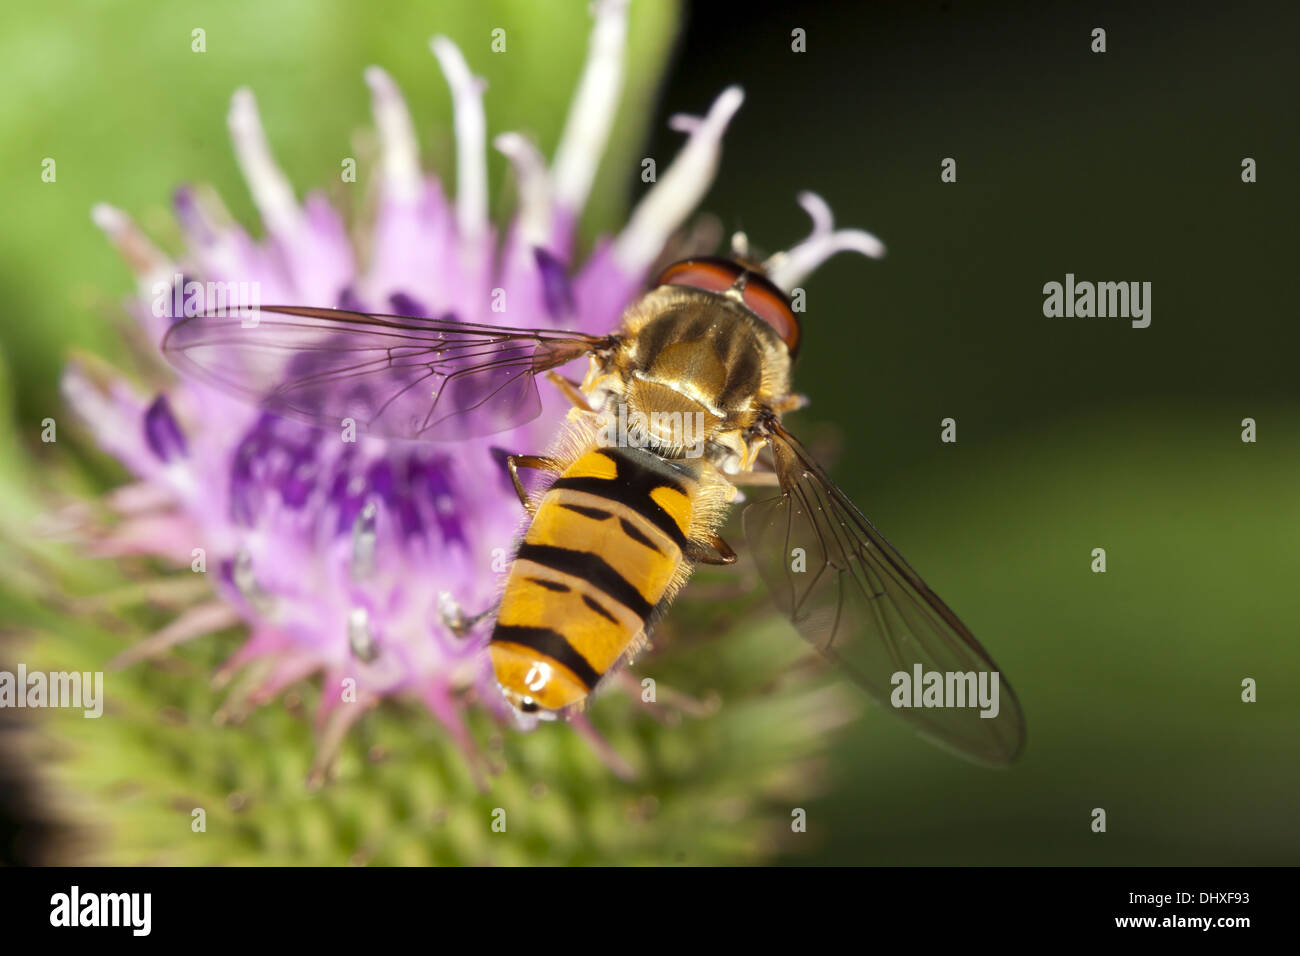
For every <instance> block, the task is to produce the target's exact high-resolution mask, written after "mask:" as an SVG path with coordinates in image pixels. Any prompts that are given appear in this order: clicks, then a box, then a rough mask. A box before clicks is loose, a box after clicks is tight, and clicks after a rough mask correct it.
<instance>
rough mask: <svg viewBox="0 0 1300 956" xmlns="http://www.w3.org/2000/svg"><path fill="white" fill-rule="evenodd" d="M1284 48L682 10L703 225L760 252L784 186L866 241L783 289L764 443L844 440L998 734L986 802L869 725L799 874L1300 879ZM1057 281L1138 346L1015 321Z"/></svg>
mask: <svg viewBox="0 0 1300 956" xmlns="http://www.w3.org/2000/svg"><path fill="white" fill-rule="evenodd" d="M795 27H801V28H803V29H804V30H805V31H806V34H807V52H806V53H802V54H800V53H793V52H791V47H790V44H791V36H790V31H791V30H792V29H794V28H795ZM1094 27H1103V28H1104V29H1105V30H1106V40H1107V49H1106V52H1105V53H1104V54H1095V53H1093V52H1091V42H1092V41H1091V32H1092V30H1093V28H1094ZM1298 39H1300V11H1298V9H1297V8H1296V7H1295V6H1294V5H1290V4H1276V3H1274V4H1260V3H1245V4H1222V3H1178V4H1144V5H1136V4H1095V3H1093V4H1061V3H982V4H975V3H932V2H914V3H862V4H808V5H804V4H799V5H793V4H756V5H749V4H746V5H744V6H743V9H742V8H740V7H737V6H736V5H733V4H715V3H697V4H694V5H692V6H691V8H690V10H689V19H688V23H687V29H686V31H685V34H684V38H683V40H682V42H681V43H680V45H679V47H678V49H677V52H676V60H675V63H674V67H673V69H672V70H671V71H670V73H669V80H668V84H667V88H666V92H665V95H664V97H663V99H662V104H663V106H662V111H663V115H664V118H666V116H667V115H668V114H670V113H672V112H677V111H687V112H699V111H701V110H703V109H704V108H705V107H706V105H707V104H708V102H709V101H710V100H711V98H712V97H713V96H714V95H716V93H717V91H718V90H720V89H722V88H723V87H724V86H725V85H726V84H728V83H742V84H743V85H744V87H745V91H746V101H745V105H744V107H743V108H742V110H741V112H740V113H739V115H738V116H737V118H736V120H735V122H734V125H733V126H732V129H731V131H730V133H729V135H728V137H727V141H726V152H725V155H724V159H723V165H722V172H721V174H720V178H719V182H718V184H717V186H716V187H715V188H714V190H713V192H712V193H711V195H710V196H709V198H708V200H707V202H706V207H707V208H708V209H710V210H711V211H712V212H714V213H716V214H717V215H718V216H720V217H721V218H722V220H723V221H724V222H725V223H726V224H728V226H729V227H730V228H736V227H740V228H744V229H745V230H746V231H747V233H748V235H749V237H750V240H751V242H753V243H756V244H757V245H759V246H760V247H765V248H766V249H767V250H769V251H770V250H774V249H778V248H782V247H785V246H786V245H788V244H790V243H792V242H793V241H795V240H797V239H799V238H802V237H803V236H804V235H805V234H806V231H807V219H806V217H805V215H804V213H803V212H802V210H801V209H799V208H798V207H797V206H796V205H795V202H794V196H795V194H796V192H798V191H799V190H802V189H812V190H813V191H815V192H818V193H820V194H821V195H822V196H823V198H825V199H826V200H827V202H829V203H830V205H831V207H832V209H834V211H835V214H836V222H837V224H839V225H842V226H858V227H862V228H866V229H868V230H869V231H871V232H873V233H875V234H876V235H877V236H879V237H880V238H881V239H882V240H883V241H884V242H885V243H886V246H887V247H888V255H887V256H886V258H885V259H883V260H881V261H879V262H872V261H867V260H864V259H862V258H860V257H857V256H854V255H852V254H845V255H842V256H840V257H837V258H836V259H834V260H832V261H831V262H830V263H829V264H828V265H827V266H826V267H824V268H823V269H821V270H819V271H818V272H817V273H816V274H815V275H814V276H813V277H811V278H809V279H808V280H807V281H805V282H804V283H803V285H804V286H805V287H806V289H807V294H808V312H807V314H806V316H805V318H804V335H805V339H804V350H803V353H802V355H801V358H800V363H799V368H798V369H797V375H796V384H797V385H798V386H799V387H800V388H801V389H802V390H803V391H805V392H807V393H808V394H809V395H810V397H811V398H812V400H813V404H812V406H811V407H810V408H809V409H808V411H806V412H804V413H802V414H801V415H800V416H798V417H795V418H793V419H792V420H791V424H792V426H795V425H802V426H803V427H804V428H807V427H808V425H807V424H805V423H808V422H831V423H835V424H836V425H837V426H838V429H839V432H840V435H841V437H842V441H843V448H842V453H841V456H840V457H839V459H838V461H837V462H836V463H835V468H834V474H835V475H836V476H837V478H838V480H839V481H841V482H842V483H843V485H844V487H845V488H846V490H848V491H849V492H850V493H851V494H852V495H853V497H854V498H855V500H856V501H857V502H858V503H859V505H860V506H861V507H862V508H863V510H864V511H865V512H866V513H867V514H868V515H869V516H870V517H871V518H872V519H873V520H874V521H875V522H876V523H877V524H878V525H879V526H880V528H881V530H882V531H884V532H885V534H886V535H888V536H890V537H891V539H892V541H893V543H894V544H895V545H896V546H898V547H899V548H900V550H902V551H903V552H904V553H905V554H906V555H908V556H909V560H911V561H912V563H913V564H914V565H915V566H916V567H917V568H918V570H919V571H920V572H921V573H922V574H924V575H926V576H927V579H928V580H929V581H930V583H931V584H932V585H933V586H934V587H935V588H936V590H938V591H939V592H940V593H941V594H943V595H945V596H946V598H947V600H948V601H949V602H950V603H951V604H952V605H953V606H954V608H955V609H956V610H957V611H958V613H960V614H962V616H963V617H964V618H965V619H966V620H967V622H968V623H969V624H970V625H971V626H972V628H973V629H974V631H975V633H976V634H977V635H978V636H980V637H981V640H982V641H983V642H984V643H985V645H986V646H987V647H988V648H989V649H990V650H991V651H992V652H993V654H994V655H995V657H996V658H997V660H998V661H999V663H1000V664H1001V665H1002V667H1003V669H1004V672H1005V673H1006V674H1007V675H1008V676H1009V677H1010V679H1011V680H1012V681H1013V682H1014V683H1015V686H1016V687H1017V689H1018V692H1019V694H1020V696H1021V699H1022V702H1023V703H1024V706H1025V710H1026V714H1027V716H1028V721H1029V746H1028V751H1027V753H1026V756H1025V758H1024V759H1023V762H1022V763H1021V764H1020V765H1018V766H1017V767H1016V768H1014V769H1012V770H1011V771H1009V772H1005V773H1001V774H999V773H994V772H989V771H981V770H978V769H975V768H967V767H965V766H959V765H956V764H955V763H952V762H948V761H947V758H946V757H945V756H944V755H942V754H933V755H932V754H930V753H928V752H927V753H923V754H915V753H912V752H911V750H909V749H906V743H905V738H906V732H905V731H902V732H895V729H894V728H892V727H888V728H886V727H885V726H884V724H885V723H886V721H884V720H883V719H882V718H880V717H879V715H878V713H876V712H872V713H870V714H868V716H867V718H866V719H865V720H864V721H863V722H862V724H860V725H859V727H860V731H859V734H857V735H854V734H852V733H850V734H848V735H846V736H845V738H844V742H843V744H842V746H841V747H840V751H839V757H840V760H841V761H842V764H841V766H842V768H843V769H844V771H845V772H846V773H847V774H849V775H850V776H851V778H852V782H851V783H850V784H848V785H845V786H843V787H841V788H840V789H838V790H837V791H836V792H835V795H834V796H833V797H832V798H831V799H828V800H827V801H825V802H824V803H823V804H820V805H818V806H816V807H814V808H813V809H812V810H811V811H810V830H811V829H812V828H813V827H814V826H817V827H818V828H819V829H820V828H821V827H824V828H825V830H824V831H823V832H824V834H826V835H828V836H829V839H828V840H827V843H826V848H825V851H824V855H823V856H822V859H824V860H827V861H833V862H838V863H847V862H864V861H872V862H889V863H920V862H957V861H960V862H976V861H978V862H1011V861H1015V862H1036V863H1066V862H1095V863H1101V862H1127V863H1186V864H1196V863H1222V862H1229V861H1232V862H1252V863H1259V862H1274V863H1282V862H1291V863H1294V862H1296V860H1297V858H1298V857H1300V854H1298V850H1300V827H1298V826H1297V823H1296V821H1295V816H1294V814H1293V813H1292V812H1291V811H1290V810H1289V809H1287V808H1288V806H1290V805H1292V803H1293V800H1292V798H1291V797H1288V796H1286V794H1287V793H1288V792H1290V793H1291V794H1292V795H1293V794H1294V793H1295V792H1296V786H1297V783H1300V759H1297V758H1300V704H1298V703H1297V688H1300V681H1298V680H1297V678H1300V667H1298V666H1297V650H1296V636H1297V620H1298V619H1300V598H1298V597H1297V589H1296V585H1295V578H1296V574H1297V572H1300V543H1298V542H1300V470H1298V466H1300V441H1298V439H1300V420H1298V418H1297V413H1298V412H1300V404H1298V403H1297V396H1298V394H1300V390H1298V387H1297V386H1298V384H1300V381H1298V378H1297V373H1296V357H1297V346H1300V333H1298V332H1297V329H1296V321H1297V314H1296V310H1295V306H1294V296H1293V293H1292V292H1291V285H1292V277H1293V276H1294V275H1295V260H1296V253H1297V242H1296V221H1297V213H1298V212H1300V201H1298V200H1300V191H1298V190H1297V184H1296V179H1295V175H1294V170H1295V169H1296V159H1297V145H1298V138H1297V132H1298V129H1297V110H1296V106H1297V103H1296V91H1297V89H1300V82H1298V81H1300V71H1298V70H1297V66H1296V62H1297V61H1296V56H1295V49H1296V43H1297V40H1298ZM653 128H654V129H656V130H658V131H659V132H658V134H657V135H656V136H655V138H654V139H653V140H652V148H651V155H666V154H667V153H669V151H670V150H671V149H672V146H673V144H674V143H675V142H677V139H678V138H677V137H676V136H675V134H673V133H671V132H669V131H666V130H665V126H664V123H663V122H660V123H657V124H656V125H655V126H654V127H653ZM1247 156H1250V157H1253V158H1254V159H1255V160H1256V162H1257V164H1258V182H1256V183H1254V184H1250V185H1247V184H1244V183H1243V182H1242V181H1241V161H1242V159H1243V157H1247ZM945 157H953V158H955V159H956V160H957V173H958V177H957V182H956V183H955V184H945V183H941V182H940V178H939V174H940V162H941V160H942V159H943V158H945ZM632 188H633V189H636V188H642V187H640V186H639V183H633V185H632ZM1067 272H1072V273H1074V274H1075V276H1076V278H1077V279H1079V280H1084V279H1088V280H1092V281H1106V280H1110V281H1120V280H1124V281H1149V282H1151V283H1152V286H1153V288H1152V305H1153V311H1152V322H1151V325H1150V327H1149V328H1146V329H1134V328H1132V327H1130V324H1129V322H1128V321H1126V320H1120V319H1098V318H1092V319H1088V318H1057V319H1052V318H1045V317H1044V316H1043V313H1042V305H1043V294H1042V287H1043V284H1044V283H1046V282H1049V281H1057V282H1064V280H1065V274H1066V273H1067ZM949 416H951V417H953V418H955V419H956V420H957V434H958V442H957V444H956V445H946V444H942V443H940V441H939V431H940V424H939V423H940V420H941V419H943V418H945V417H949ZM1245 417H1252V418H1254V419H1255V420H1256V421H1257V423H1258V427H1259V441H1258V443H1256V444H1244V443H1242V441H1241V440H1240V433H1241V424H1240V423H1241V420H1242V419H1243V418H1245ZM1095 547H1104V548H1106V550H1107V559H1108V570H1107V573H1106V574H1104V575H1100V574H1096V575H1095V574H1092V573H1091V572H1090V569H1089V568H1090V562H1091V551H1092V549H1093V548H1095ZM1247 676H1252V677H1255V678H1256V679H1257V680H1258V681H1259V682H1260V701H1259V703H1256V704H1251V705H1248V704H1243V703H1241V702H1240V701H1239V694H1240V681H1241V679H1242V678H1244V677H1247ZM882 737H883V738H884V740H883V741H882ZM897 738H902V742H898V741H897V740H896V739H897ZM1094 807H1103V808H1106V809H1107V811H1108V815H1109V829H1108V832H1107V833H1106V834H1105V835H1099V834H1093V833H1091V832H1090V830H1089V822H1090V816H1089V814H1090V812H1091V810H1092V809H1093V808H1094Z"/></svg>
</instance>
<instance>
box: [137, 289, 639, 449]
mask: <svg viewBox="0 0 1300 956" xmlns="http://www.w3.org/2000/svg"><path fill="white" fill-rule="evenodd" d="M613 342H614V339H613V337H610V336H606V337H599V336H592V335H583V334H582V333H580V332H552V331H546V330H530V329H506V328H498V327H496V326H491V325H471V324H468V323H464V322H454V321H450V320H446V319H422V318H410V317H405V316H395V315H370V314H367V313H363V312H347V311H340V310H335V309H312V308H297V307H289V306H267V307H264V308H261V309H256V310H253V312H252V314H251V316H250V317H247V318H244V319H242V320H241V319H240V318H239V317H238V316H236V315H229V316H195V317H193V318H189V319H185V320H184V321H182V322H179V323H177V324H176V325H174V326H172V328H171V329H170V330H168V333H167V335H166V337H165V338H164V339H163V346H162V348H163V352H164V354H165V355H166V356H167V358H168V360H169V361H170V362H171V363H172V364H173V365H175V366H176V367H177V368H178V369H180V370H181V371H183V372H186V373H188V374H190V375H193V376H195V377H196V378H198V379H200V380H202V381H205V382H207V383H209V384H211V385H213V386H215V387H217V388H219V389H221V390H223V391H225V392H228V393H230V394H233V395H235V396H237V397H241V398H244V399H246V400H248V401H251V402H253V403H255V404H258V405H261V406H262V407H264V408H266V409H267V410H268V411H271V412H274V413H276V414H278V415H284V416H286V417H288V418H296V419H298V420H300V421H305V422H309V423H311V424H314V425H319V426H322V427H329V428H338V427H339V425H340V423H341V422H342V421H343V420H344V419H348V418H350V419H352V420H353V421H354V422H355V423H356V425H357V430H358V431H364V432H368V433H370V434H373V435H377V436H380V437H384V438H409V439H420V440H425V441H454V440H457V439H463V438H470V437H475V436H479V435H491V434H493V433H495V432H499V431H504V430H505V429H507V428H513V427H515V426H516V425H520V424H523V423H524V422H526V421H529V420H530V419H532V418H535V417H536V416H537V415H538V414H539V413H540V412H541V399H540V397H539V396H538V394H537V383H536V380H535V379H536V375H537V373H539V372H544V371H546V370H548V369H552V368H556V367H558V366H560V365H563V364H564V363H565V362H568V361H571V360H572V359H575V358H579V357H581V356H582V355H585V354H587V353H589V352H593V351H599V350H601V349H605V348H608V347H609V346H610V345H612V344H613Z"/></svg>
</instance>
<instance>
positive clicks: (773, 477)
mask: <svg viewBox="0 0 1300 956" xmlns="http://www.w3.org/2000/svg"><path fill="white" fill-rule="evenodd" d="M727 480H728V481H729V482H731V483H732V484H733V485H749V486H750V487H753V488H777V487H779V486H780V484H781V476H780V475H778V474H777V473H776V472H774V471H742V472H740V473H739V474H735V475H727Z"/></svg>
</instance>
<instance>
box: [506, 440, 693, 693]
mask: <svg viewBox="0 0 1300 956" xmlns="http://www.w3.org/2000/svg"><path fill="white" fill-rule="evenodd" d="M695 489H696V480H695V478H694V477H692V476H691V475H690V474H688V473H685V472H684V471H683V470H682V469H679V468H677V467H675V466H674V465H670V464H668V463H667V462H665V461H664V460H663V459H662V458H659V457H658V456H656V455H654V454H652V453H650V452H648V451H645V450H643V449H638V448H597V449H593V450H592V451H589V452H587V453H586V454H584V455H582V456H581V457H579V458H578V460H577V461H575V462H574V463H573V464H572V465H570V466H569V467H568V468H567V469H566V470H565V471H564V472H563V473H562V474H561V475H560V477H559V478H558V479H556V481H555V483H554V484H552V485H551V487H550V488H549V489H548V490H547V492H546V494H545V495H544V496H543V497H542V500H541V502H540V504H539V505H538V508H537V513H536V514H535V515H534V517H533V521H532V524H531V525H529V528H528V532H527V534H525V536H524V541H523V544H522V545H520V548H519V552H518V553H517V554H516V556H515V561H514V565H513V566H512V567H511V569H510V577H509V579H508V580H507V582H506V590H505V595H504V596H503V597H502V600H501V610H500V612H499V613H498V615H497V623H496V629H495V630H494V631H493V632H492V642H491V645H490V648H489V651H490V653H491V656H492V666H493V667H494V668H495V670H496V676H497V680H498V681H499V682H500V683H501V686H502V687H503V688H504V689H505V691H506V692H507V695H508V696H510V697H511V699H512V700H514V701H516V702H517V703H518V702H520V701H524V700H525V699H526V700H527V701H531V702H532V703H535V704H536V705H537V706H539V707H542V708H545V709H548V710H561V709H563V708H565V707H570V706H572V705H574V704H576V703H579V702H580V701H582V700H583V699H584V698H585V697H586V696H587V694H588V692H589V691H590V690H591V688H592V687H594V686H595V685H596V682H597V681H599V680H600V678H601V677H603V676H604V675H605V674H606V673H608V672H609V670H610V669H611V668H613V667H614V665H615V664H617V663H618V661H619V660H620V658H622V657H623V656H624V654H625V653H626V652H627V651H628V648H629V647H630V646H631V645H632V643H633V642H634V641H635V640H636V639H637V638H638V637H639V636H640V635H641V633H642V632H643V630H644V629H645V627H646V622H647V620H648V618H649V617H650V615H651V613H652V612H653V611H654V609H655V606H656V605H657V604H658V603H659V602H660V600H662V599H663V598H664V596H665V594H666V593H667V592H668V589H669V586H670V584H671V583H672V581H673V577H674V575H675V574H676V573H677V569H678V566H679V565H680V564H681V563H682V553H683V551H684V550H685V549H686V547H687V537H686V535H687V532H688V531H689V529H690V525H691V513H692V498H693V495H694V493H695Z"/></svg>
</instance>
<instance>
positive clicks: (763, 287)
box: [657, 257, 799, 358]
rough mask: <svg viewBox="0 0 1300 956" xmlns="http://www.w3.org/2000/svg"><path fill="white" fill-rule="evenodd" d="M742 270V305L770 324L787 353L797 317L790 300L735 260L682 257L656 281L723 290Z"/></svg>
mask: <svg viewBox="0 0 1300 956" xmlns="http://www.w3.org/2000/svg"><path fill="white" fill-rule="evenodd" d="M742 272H746V273H748V277H747V278H746V280H745V292H744V299H745V305H746V306H747V307H748V308H749V310H750V311H751V312H753V313H754V314H755V315H757V316H758V317H759V318H760V319H762V320H763V321H764V322H766V323H767V324H768V325H770V326H771V327H772V330H773V331H774V332H776V334H777V335H778V336H780V337H781V341H782V342H784V343H785V345H786V348H788V349H789V350H790V357H791V358H794V356H795V354H796V353H797V352H798V351H799V320H798V318H796V317H795V314H794V310H793V309H791V308H790V300H789V299H788V298H786V295H785V293H784V292H782V291H781V290H780V289H778V288H777V287H776V286H775V285H773V284H772V282H771V281H770V280H769V279H767V277H765V276H763V275H761V274H760V273H757V272H751V271H750V270H748V269H746V268H745V267H744V266H742V265H741V264H740V263H738V262H733V261H732V260H730V259H719V258H713V257H706V258H699V259H683V260H682V261H681V262H676V263H673V264H672V265H670V266H669V267H668V268H667V269H665V270H664V271H663V273H662V274H660V276H659V282H658V283H657V284H658V285H684V286H690V287H691V288H694V289H704V290H705V291H706V292H726V291H727V290H728V289H730V288H731V287H732V286H733V285H735V284H736V279H738V278H739V277H740V274H741V273H742Z"/></svg>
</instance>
